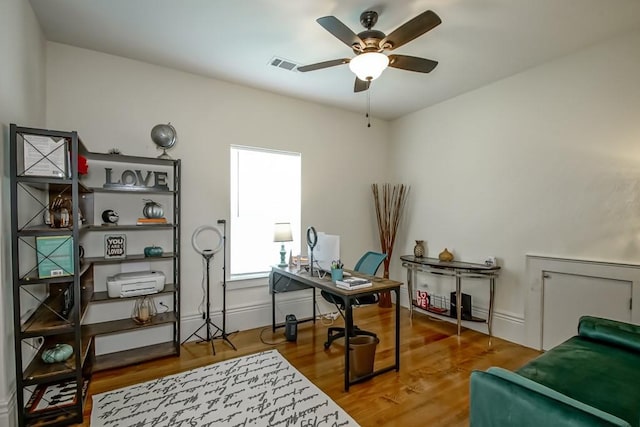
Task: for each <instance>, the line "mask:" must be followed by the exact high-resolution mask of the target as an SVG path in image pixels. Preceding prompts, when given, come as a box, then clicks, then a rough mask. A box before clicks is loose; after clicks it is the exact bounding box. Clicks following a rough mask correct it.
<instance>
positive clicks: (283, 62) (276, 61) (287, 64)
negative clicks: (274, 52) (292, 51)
mask: <svg viewBox="0 0 640 427" xmlns="http://www.w3.org/2000/svg"><path fill="white" fill-rule="evenodd" d="M269 64H271V65H272V66H274V67H278V68H282V69H284V70H288V71H295V70H296V68H298V65H299V64H296V63H295V62H293V61H289V60H288V59H284V58H278V57H277V56H274V57H273V58H271V61H270V62H269Z"/></svg>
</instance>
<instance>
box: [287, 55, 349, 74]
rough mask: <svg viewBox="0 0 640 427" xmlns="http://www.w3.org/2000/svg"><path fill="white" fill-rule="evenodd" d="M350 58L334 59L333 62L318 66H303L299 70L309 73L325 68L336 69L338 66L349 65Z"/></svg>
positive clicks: (322, 63)
mask: <svg viewBox="0 0 640 427" xmlns="http://www.w3.org/2000/svg"><path fill="white" fill-rule="evenodd" d="M349 61H350V60H349V58H342V59H332V60H331V61H324V62H318V63H316V64H310V65H303V66H302V67H298V68H297V70H298V71H300V72H302V73H306V72H307V71H315V70H321V69H323V68H329V67H335V66H336V65H342V64H348V63H349Z"/></svg>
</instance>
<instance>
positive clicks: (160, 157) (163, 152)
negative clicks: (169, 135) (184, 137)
mask: <svg viewBox="0 0 640 427" xmlns="http://www.w3.org/2000/svg"><path fill="white" fill-rule="evenodd" d="M157 158H158V159H164V160H173V158H172V157H171V156H170V155H168V154H167V149H166V148H163V149H162V154H160V155H159V156H158V157H157Z"/></svg>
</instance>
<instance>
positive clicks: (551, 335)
mask: <svg viewBox="0 0 640 427" xmlns="http://www.w3.org/2000/svg"><path fill="white" fill-rule="evenodd" d="M542 293H543V297H542V299H543V304H542V313H543V315H542V322H543V323H542V348H543V350H549V349H551V348H553V347H555V346H557V345H558V344H560V343H562V342H563V341H565V340H567V339H569V338H571V337H572V336H574V335H576V334H577V331H578V320H579V319H580V316H584V315H590V316H597V317H605V318H608V319H614V320H621V321H623V322H630V321H631V281H626V280H615V279H605V278H600V277H590V276H582V275H578V274H566V273H557V272H551V271H544V272H543V279H542Z"/></svg>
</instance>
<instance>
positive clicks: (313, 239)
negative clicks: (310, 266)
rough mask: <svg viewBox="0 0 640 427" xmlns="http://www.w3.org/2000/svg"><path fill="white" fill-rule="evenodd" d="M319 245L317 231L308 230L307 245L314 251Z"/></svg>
mask: <svg viewBox="0 0 640 427" xmlns="http://www.w3.org/2000/svg"><path fill="white" fill-rule="evenodd" d="M317 244H318V233H316V229H315V228H313V227H309V228H307V245H309V247H310V248H311V250H313V248H315V247H316V245H317Z"/></svg>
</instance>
